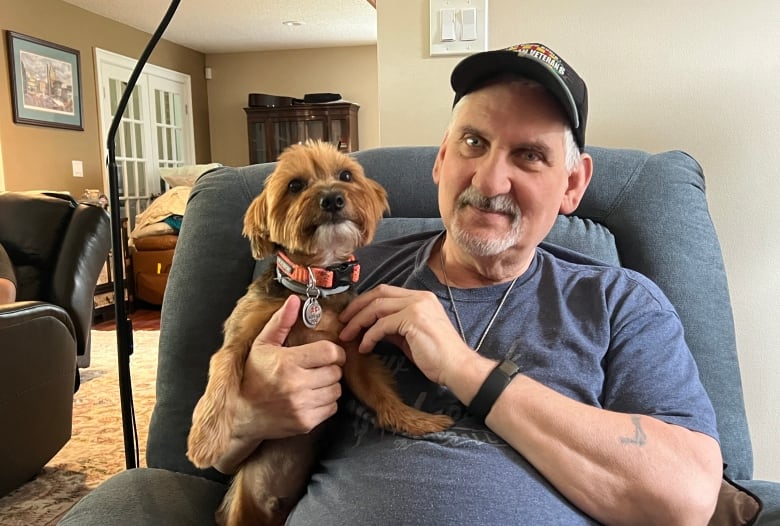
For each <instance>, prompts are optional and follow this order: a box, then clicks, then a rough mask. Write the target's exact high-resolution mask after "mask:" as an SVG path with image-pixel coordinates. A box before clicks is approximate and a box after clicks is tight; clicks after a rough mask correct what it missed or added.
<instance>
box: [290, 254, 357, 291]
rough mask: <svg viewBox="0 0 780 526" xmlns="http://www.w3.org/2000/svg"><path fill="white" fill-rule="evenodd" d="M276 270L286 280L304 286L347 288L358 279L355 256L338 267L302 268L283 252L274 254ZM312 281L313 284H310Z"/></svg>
mask: <svg viewBox="0 0 780 526" xmlns="http://www.w3.org/2000/svg"><path fill="white" fill-rule="evenodd" d="M276 268H277V270H278V271H279V272H281V274H282V275H284V276H285V277H286V278H288V279H290V280H292V281H295V282H297V283H300V284H302V285H305V286H309V287H311V286H312V285H313V286H314V287H317V288H320V289H326V290H327V289H334V288H338V287H344V286H349V285H352V284H354V283H357V282H358V279H360V264H359V263H358V262H357V260H356V259H355V256H350V258H349V260H348V261H346V262H344V263H340V264H338V265H330V266H328V267H324V268H323V267H304V266H303V265H298V264H297V263H295V262H293V261H292V260H291V259H290V258H289V256H287V254H285V253H284V252H281V251H280V252H277V254H276ZM312 279H313V283H312Z"/></svg>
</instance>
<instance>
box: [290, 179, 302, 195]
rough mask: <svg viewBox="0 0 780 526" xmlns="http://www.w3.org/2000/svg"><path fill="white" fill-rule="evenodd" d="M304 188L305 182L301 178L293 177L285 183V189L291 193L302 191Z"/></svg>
mask: <svg viewBox="0 0 780 526" xmlns="http://www.w3.org/2000/svg"><path fill="white" fill-rule="evenodd" d="M304 188H306V182H305V181H303V180H301V179H293V180H292V181H290V182H289V183H287V189H288V190H289V191H290V193H291V194H297V193H299V192H301V191H303V189H304Z"/></svg>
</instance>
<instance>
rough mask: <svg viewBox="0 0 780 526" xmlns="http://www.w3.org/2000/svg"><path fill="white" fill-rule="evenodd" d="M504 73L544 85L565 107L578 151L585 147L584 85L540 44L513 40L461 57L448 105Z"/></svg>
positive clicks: (586, 99) (586, 100)
mask: <svg viewBox="0 0 780 526" xmlns="http://www.w3.org/2000/svg"><path fill="white" fill-rule="evenodd" d="M504 74H516V75H518V76H522V77H526V78H529V79H532V80H535V81H537V82H539V83H540V84H541V85H542V86H544V87H545V88H546V89H547V91H549V92H550V93H551V94H552V95H553V96H554V97H555V98H556V99H557V100H558V102H560V103H561V106H563V109H564V110H565V111H566V115H567V116H568V117H569V124H570V125H571V130H572V133H573V134H574V140H575V141H576V142H577V146H579V147H580V151H582V150H583V149H584V148H585V124H586V122H587V118H588V88H587V86H585V81H584V80H582V78H581V77H580V76H579V75H578V74H577V72H576V71H574V69H572V67H571V66H569V65H568V64H567V63H566V61H564V60H563V59H562V58H561V57H559V56H558V55H557V54H556V53H555V52H554V51H553V50H551V49H550V48H548V47H547V46H545V45H544V44H537V43H533V44H517V45H516V46H510V47H508V48H505V49H498V50H494V51H483V52H481V53H476V54H474V55H471V56H468V57H466V58H464V59H463V60H461V61H460V63H459V64H458V65H457V66H455V69H454V70H453V71H452V76H451V77H450V84H451V85H452V89H454V90H455V100H454V101H453V103H452V105H453V106H454V105H455V104H456V103H457V102H458V101H459V100H460V99H461V98H462V97H463V96H464V95H466V94H467V93H470V92H472V91H475V90H477V89H479V88H480V87H482V86H484V85H485V83H487V82H488V81H489V80H491V79H493V78H495V77H497V76H499V75H504Z"/></svg>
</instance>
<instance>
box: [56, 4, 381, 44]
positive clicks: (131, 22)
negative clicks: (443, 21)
mask: <svg viewBox="0 0 780 526" xmlns="http://www.w3.org/2000/svg"><path fill="white" fill-rule="evenodd" d="M64 1H65V2H67V3H69V4H72V5H74V6H77V7H80V8H82V9H85V10H87V11H90V12H92V13H95V14H98V15H101V16H104V17H106V18H110V19H111V20H115V21H117V22H121V23H123V24H125V25H128V26H130V27H134V28H136V29H140V30H141V31H145V32H146V33H149V34H152V33H154V32H155V30H156V29H157V26H158V25H159V24H160V20H162V18H163V16H164V15H165V12H166V11H167V10H168V7H169V5H170V2H169V1H168V0H64ZM374 5H375V0H219V1H216V2H215V1H214V0H184V1H183V2H181V3H180V4H179V7H178V9H177V10H176V14H175V15H174V16H173V19H172V20H171V23H170V25H169V26H168V28H167V29H166V30H165V33H164V34H163V38H164V39H165V40H169V41H171V42H174V43H176V44H179V45H182V46H185V47H188V48H190V49H194V50H196V51H200V52H201V53H207V54H211V53H236V52H242V51H265V50H274V49H301V48H315V47H341V46H359V45H371V44H376V9H375V8H374ZM286 21H293V22H300V23H301V25H285V24H283V22H286Z"/></svg>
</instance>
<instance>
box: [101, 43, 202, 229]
mask: <svg viewBox="0 0 780 526" xmlns="http://www.w3.org/2000/svg"><path fill="white" fill-rule="evenodd" d="M135 64H136V60H134V59H130V58H127V57H123V56H122V55H117V54H116V53H111V52H110V51H105V50H102V49H95V66H96V71H97V78H98V82H99V86H98V89H99V90H100V92H99V96H98V99H99V111H100V123H101V140H102V143H103V146H104V148H106V150H104V151H105V152H106V155H107V147H106V140H107V136H108V131H109V128H110V127H111V120H112V119H113V117H114V114H115V113H116V110H117V107H118V106H119V101H120V99H121V98H122V94H123V93H124V91H125V88H126V87H127V81H128V79H129V78H130V74H131V73H132V71H133V68H134V67H135ZM191 100H192V96H191V89H190V76H189V75H186V74H183V73H179V72H176V71H171V70H168V69H165V68H161V67H158V66H154V65H150V64H147V65H146V66H145V67H144V69H143V73H142V74H141V76H140V77H139V79H138V83H137V84H136V86H135V88H134V89H133V95H132V96H131V97H130V100H129V102H128V105H127V108H126V109H125V112H124V115H123V116H122V120H121V124H120V126H119V129H118V130H117V134H116V162H117V166H118V169H119V170H118V171H119V202H120V207H121V211H120V214H121V216H122V217H126V218H127V220H128V228H129V229H130V230H132V229H133V227H134V226H135V216H136V215H137V214H138V213H140V212H142V211H143V210H144V209H145V208H146V207H147V206H148V204H149V203H150V202H151V200H152V199H153V198H154V197H156V196H157V195H159V194H160V193H162V192H164V191H165V190H166V185H165V182H164V181H163V180H162V179H161V178H160V172H159V169H160V168H169V167H178V166H184V165H187V164H194V162H195V138H194V133H193V126H192V113H191V111H190V108H191V107H192V103H191ZM103 171H104V173H103V181H104V186H105V191H106V193H107V192H108V169H107V167H106V166H104V167H103Z"/></svg>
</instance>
